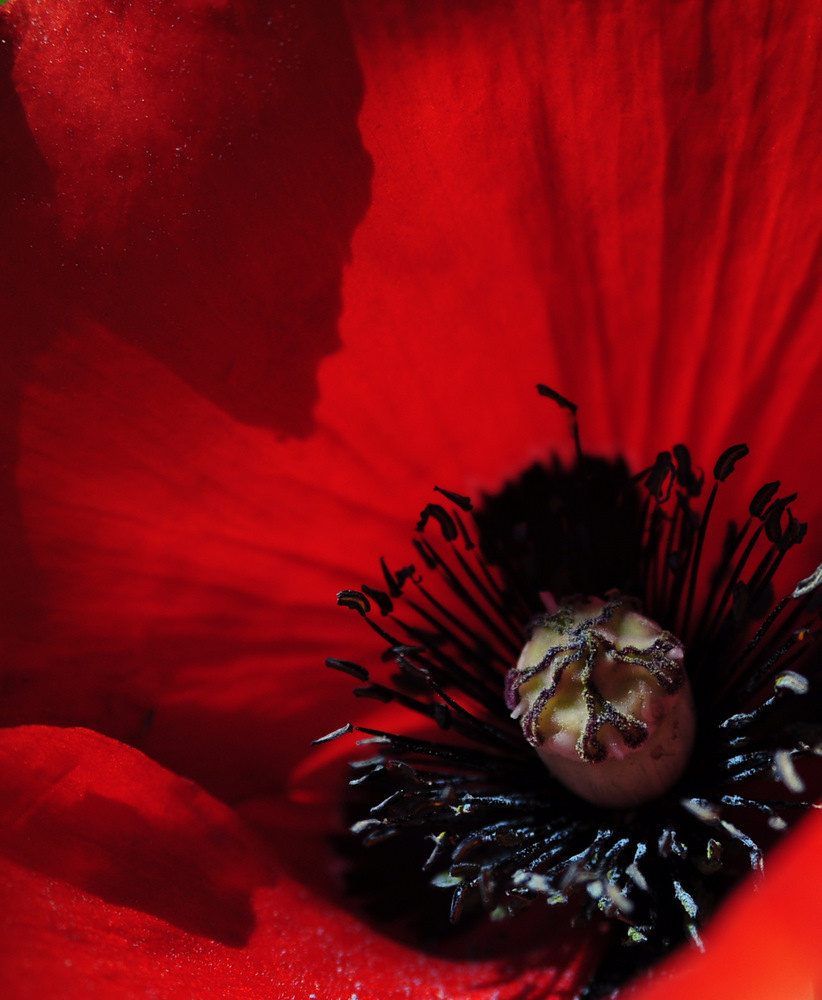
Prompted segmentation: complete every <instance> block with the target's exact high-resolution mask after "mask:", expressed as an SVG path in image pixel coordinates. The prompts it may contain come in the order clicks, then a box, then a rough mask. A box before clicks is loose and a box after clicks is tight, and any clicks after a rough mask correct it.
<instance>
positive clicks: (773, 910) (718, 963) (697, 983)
mask: <svg viewBox="0 0 822 1000" xmlns="http://www.w3.org/2000/svg"><path fill="white" fill-rule="evenodd" d="M821 849H822V819H820V817H818V816H814V817H812V818H811V819H808V820H806V821H805V822H804V824H803V825H802V826H801V827H800V828H799V829H798V830H797V831H796V832H795V833H794V834H792V835H791V837H790V840H789V841H788V842H787V843H786V844H785V845H784V846H783V847H781V848H779V849H778V850H777V851H776V852H774V854H773V856H772V857H771V859H770V860H769V863H768V866H767V871H766V875H765V878H764V880H763V881H762V883H761V885H758V886H753V885H752V884H751V883H750V882H749V883H748V884H746V885H744V886H743V887H742V888H741V889H740V890H739V891H738V892H737V894H736V896H734V897H733V899H732V900H731V901H730V903H728V904H727V905H726V906H725V908H724V909H723V910H722V911H721V913H720V914H719V915H718V916H717V917H716V919H715V920H714V921H713V922H712V924H711V925H710V927H709V928H708V933H707V935H706V940H705V944H706V946H707V950H706V952H705V954H704V955H700V954H699V953H697V952H696V950H695V949H688V950H685V951H683V952H681V953H680V954H679V955H677V956H676V957H675V958H673V959H672V960H671V961H669V962H668V963H667V966H665V967H663V968H661V969H659V970H658V971H657V972H655V973H652V974H651V976H650V977H649V978H650V981H649V982H647V983H645V984H643V985H642V986H641V987H638V988H637V990H636V992H635V993H634V992H631V996H632V997H634V996H636V1000H692V998H693V997H700V998H704V1000H737V998H738V1000H747V998H749V997H757V998H759V997H762V998H763V1000H813V998H814V997H816V996H818V995H819V991H820V990H822V955H821V954H820V951H819V940H818V927H819V899H820V892H822V883H821V881H820V875H819V853H820V850H821Z"/></svg>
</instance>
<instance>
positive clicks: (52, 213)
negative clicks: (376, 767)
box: [0, 0, 822, 1000]
mask: <svg viewBox="0 0 822 1000" xmlns="http://www.w3.org/2000/svg"><path fill="white" fill-rule="evenodd" d="M0 17H1V18H2V24H3V32H4V34H3V39H4V45H3V46H2V49H0V53H1V54H0V59H2V61H3V65H2V76H1V79H2V85H1V86H2V91H1V93H2V97H0V100H1V101H2V121H3V134H4V137H5V143H4V148H3V151H2V157H3V165H2V177H3V185H2V189H0V190H2V194H0V215H1V216H2V219H3V222H4V226H3V232H4V233H5V234H6V239H5V240H4V241H3V244H4V245H3V249H2V253H3V258H2V262H0V263H1V264H2V266H1V267H0V285H1V287H2V295H3V312H4V316H5V318H6V321H7V340H8V343H9V346H10V348H11V349H10V351H9V355H8V360H7V363H6V365H5V366H4V384H3V393H2V400H3V406H4V413H3V438H2V440H3V448H4V461H3V463H2V467H3V469H4V473H3V474H4V476H5V477H6V478H5V479H4V485H3V502H4V507H5V510H6V514H5V517H4V520H3V528H2V531H3V535H4V541H6V542H7V550H8V555H7V556H6V562H5V567H6V572H5V574H4V580H3V584H4V586H3V601H4V605H5V607H4V612H5V613H6V614H5V627H6V631H7V643H6V650H7V652H6V665H5V667H4V676H3V699H2V709H0V713H2V719H3V722H4V723H5V725H6V726H7V727H8V728H6V729H5V730H4V731H2V732H1V733H0V743H2V754H3V760H4V764H5V765H6V766H4V767H3V768H2V771H0V780H2V781H3V783H4V785H5V787H4V794H3V796H2V798H0V801H2V803H3V805H2V807H0V808H2V810H3V813H4V823H3V825H2V830H1V831H0V839H2V849H3V850H2V876H1V877H2V880H3V885H4V892H5V905H4V906H3V907H2V916H0V920H2V921H3V923H4V930H3V935H2V940H3V942H4V952H5V954H4V955H3V959H2V963H0V982H2V984H3V989H4V991H5V993H4V995H6V996H9V997H15V998H23V997H28V996H41V995H49V996H55V997H74V996H77V997H79V996H86V995H89V994H96V995H101V996H107V997H108V996H110V997H115V998H120V997H122V998H126V997H149V996H157V997H164V998H178V997H179V998H188V997H191V996H197V997H212V996H213V997H219V996H232V997H233V996H241V997H249V998H255V997H283V998H285V997H289V998H290V997H294V998H297V997H301V998H302V997H305V998H312V997H315V998H317V1000H338V998H341V997H345V998H347V997H352V998H353V997H357V998H358V1000H377V998H379V1000H393V998H401V997H410V996H417V997H429V996H430V997H448V998H452V1000H456V998H462V997H465V998H468V997H471V998H478V1000H479V998H490V997H492V996H499V997H511V998H513V997H514V996H526V995H534V993H540V995H542V994H548V995H552V996H553V995H556V996H571V995H573V994H574V992H575V991H576V989H577V988H578V986H579V984H580V983H583V982H584V981H585V979H586V977H587V976H588V974H589V972H590V969H591V966H592V963H593V962H594V961H595V957H596V952H597V950H598V947H599V946H598V943H597V941H596V940H593V939H592V937H591V936H590V935H588V934H586V933H585V932H584V931H576V932H573V933H571V932H570V931H568V930H567V929H566V928H564V927H562V926H560V927H559V928H558V927H557V925H556V923H553V922H552V924H551V927H550V932H549V933H546V932H545V930H544V929H543V928H541V927H539V926H537V928H536V935H535V937H534V938H533V939H530V938H529V939H528V940H527V941H522V940H511V937H512V934H513V933H514V932H512V931H511V930H510V929H508V930H505V929H503V930H501V931H499V932H498V933H497V931H496V930H493V931H489V932H488V935H489V937H490V938H491V939H492V940H490V941H489V940H488V939H483V940H482V941H479V942H477V941H476V940H474V943H473V944H471V945H468V946H466V950H464V951H463V952H462V953H460V954H450V953H447V952H443V953H441V954H436V955H432V954H428V953H425V952H423V951H422V950H420V949H418V948H414V947H412V946H410V945H408V944H404V943H402V942H400V941H397V940H394V939H393V938H391V937H390V936H388V935H387V933H385V932H384V931H383V930H382V929H380V928H375V927H373V926H371V925H369V924H368V923H367V922H366V921H365V920H364V919H363V918H362V917H360V916H358V915H356V914H355V913H354V912H352V909H351V907H350V906H349V904H348V903H347V901H346V900H345V899H344V897H342V896H341V895H340V894H339V893H338V892H337V890H336V889H335V888H333V887H331V885H330V884H331V883H332V882H333V879H332V877H331V869H332V867H333V860H332V859H331V857H330V855H329V852H328V849H327V847H326V846H325V845H326V835H327V833H328V831H329V829H330V828H332V827H333V823H334V818H333V812H332V810H331V808H330V806H329V802H330V800H332V799H333V786H332V784H331V783H330V782H329V780H328V779H327V778H326V776H325V775H324V774H323V775H321V776H320V777H319V778H318V777H317V775H318V773H319V772H320V771H321V770H322V768H321V767H320V764H319V763H316V761H318V760H319V761H320V762H321V761H322V760H323V758H321V757H320V758H311V757H310V751H309V750H308V744H309V742H310V740H311V739H312V738H314V737H315V736H317V735H319V734H321V733H323V732H326V731H328V730H330V729H333V728H335V726H337V725H338V724H339V723H340V721H341V718H344V717H345V716H347V715H348V714H349V712H348V711H347V710H346V709H343V708H341V705H343V704H347V701H346V702H343V699H347V698H348V686H347V685H346V683H345V679H344V678H339V679H335V678H334V677H329V676H327V675H326V672H325V671H323V670H322V666H321V664H322V659H323V658H324V657H325V656H327V655H333V654H340V655H350V656H352V657H355V655H356V652H357V651H358V650H359V649H360V648H363V646H364V644H365V643H366V642H367V638H366V637H365V636H363V635H362V633H361V632H360V630H359V629H358V628H356V625H357V622H356V621H352V620H351V619H353V618H354V617H355V616H350V615H347V614H345V613H343V612H341V611H340V610H339V609H337V608H335V607H334V601H333V596H334V594H335V593H336V591H337V590H339V589H340V588H341V587H344V586H347V585H350V584H351V583H352V582H353V583H355V584H356V583H359V581H360V580H362V579H368V578H370V577H372V576H373V574H374V570H373V567H374V566H375V560H376V559H377V558H378V557H379V556H380V555H385V556H386V557H389V558H391V559H394V558H395V557H396V558H397V559H399V560H402V559H403V558H404V554H405V547H406V544H407V543H406V537H407V534H408V529H409V527H410V526H412V525H413V522H414V519H415V515H416V513H417V511H418V509H419V507H420V506H421V505H422V504H424V503H425V502H426V498H427V496H428V491H429V490H430V488H431V486H432V485H434V484H439V485H443V486H446V487H449V488H451V489H454V490H460V491H462V492H465V493H469V492H475V491H477V490H479V489H491V488H494V487H496V486H498V485H499V484H500V483H501V482H502V481H503V480H504V479H505V478H506V477H507V476H510V475H512V474H514V473H516V472H518V471H520V470H521V469H522V468H524V467H525V466H526V465H527V464H529V463H530V462H531V461H533V460H534V459H535V458H537V457H543V456H545V455H546V454H549V453H550V452H552V451H554V450H556V449H557V447H558V448H559V449H560V450H562V448H563V445H562V444H561V443H560V444H559V445H558V444H557V442H563V441H564V440H565V435H564V433H563V427H562V423H561V421H559V420H557V418H556V417H555V415H554V414H553V413H552V411H550V410H548V411H546V408H545V404H544V402H542V404H541V402H540V400H539V399H538V398H537V397H536V394H535V393H534V392H533V385H534V383H535V382H536V381H538V380H542V381H545V382H548V383H549V384H551V385H555V386H557V387H558V388H561V389H562V391H563V392H564V393H566V394H567V395H568V396H569V397H570V398H572V399H574V400H575V401H576V402H577V403H578V404H579V405H580V407H581V413H582V427H583V434H584V439H585V444H586V447H587V449H588V450H589V451H590V452H591V453H598V454H605V455H615V454H618V453H619V454H622V455H624V456H625V457H626V459H627V460H628V462H629V463H630V464H632V465H633V466H634V467H636V468H642V467H643V465H645V464H647V462H648V460H649V459H651V458H652V457H653V455H654V454H656V452H657V451H658V450H659V449H660V448H663V447H668V446H669V445H671V444H672V443H673V442H675V441H678V440H682V439H684V440H687V441H688V444H689V445H690V447H691V450H692V453H693V454H694V455H695V456H699V457H700V458H701V459H702V461H704V462H710V461H713V459H714V458H715V457H716V455H718V454H719V452H720V451H721V450H722V449H723V448H724V447H725V446H727V445H730V444H733V443H735V442H737V441H742V440H747V441H749V442H750V443H751V445H752V449H753V453H754V459H753V460H751V461H749V462H748V465H747V468H746V467H744V466H741V467H740V471H739V473H738V475H737V476H735V479H736V480H737V481H736V482H735V483H734V486H733V491H735V495H736V496H737V497H739V498H742V500H746V499H747V498H748V497H749V496H750V494H751V493H752V492H753V489H755V488H756V487H757V486H759V485H760V484H761V482H763V481H764V480H765V479H769V478H774V477H775V476H780V477H781V478H782V480H783V481H784V482H785V483H786V485H790V486H791V488H796V489H798V490H799V491H800V494H801V496H800V503H801V504H802V508H801V509H802V514H803V516H804V517H808V518H809V519H810V520H811V535H810V537H809V540H808V542H806V544H805V545H804V546H803V547H802V550H800V551H801V554H800V556H799V557H798V558H797V560H795V561H794V562H793V563H792V565H791V572H792V573H793V575H794V577H795V578H799V577H800V576H801V575H803V573H804V572H805V571H806V570H808V569H810V568H812V566H813V565H815V564H816V563H817V562H818V561H819V557H820V554H821V552H820V543H819V537H818V529H817V530H816V531H814V528H815V522H814V518H815V519H816V522H818V520H819V516H820V514H822V502H821V501H822V483H820V480H819V473H818V469H817V463H816V461H815V456H814V452H813V448H814V442H816V440H817V439H818V438H819V435H820V431H822V408H820V406H819V404H818V399H817V393H816V384H817V382H818V377H817V376H818V375H819V374H820V371H822V347H820V343H822V342H820V339H819V336H818V329H819V319H820V312H822V304H820V299H819V295H818V292H817V287H818V281H817V277H818V274H819V264H820V253H819V197H818V191H819V190H820V183H819V182H820V177H819V172H820V164H822V156H820V149H819V145H820V136H822V128H820V124H822V123H820V120H819V119H820V113H821V112H820V105H819V102H818V101H817V100H815V87H818V79H817V77H818V68H819V61H818V51H819V47H818V42H819V27H820V25H819V14H818V12H817V11H816V9H815V5H814V4H813V3H812V2H811V0H808V2H807V3H796V2H787V0H786V2H784V3H776V4H774V3H769V4H765V3H758V2H754V3H747V4H744V5H741V4H736V3H733V2H721V0H713V2H707V0H706V2H704V3H631V2H628V0H625V2H613V3H603V4H598V5H594V6H591V5H586V4H579V3H574V2H571V0H568V2H561V0H556V2H552V3H549V4H543V5H540V6H538V7H537V6H535V5H533V4H527V3H513V4H511V3H505V4H503V3H493V2H488V3H477V4H470V3H466V4H453V3H434V4H424V5H415V4H413V3H411V2H410V0H409V2H407V3H403V2H397V3H393V2H392V3H385V4H382V3H379V4H378V3H374V4H371V3H354V2H352V3H351V4H349V5H347V6H345V7H344V8H341V7H338V5H337V4H336V3H328V2H321V0H316V2H309V3H305V4H300V5H290V4H285V3H276V4H266V3H259V4H258V3H253V2H251V0H249V2H245V3H243V2H239V0H238V2H232V0H227V2H216V0H215V2H213V3H209V2H205V0H202V2H200V0H189V2H185V3H183V2H180V3H175V4H166V5H160V6H158V7H157V9H156V10H154V9H152V5H128V4H115V5H111V4H109V5H105V4H102V3H97V2H91V3H86V4H84V5H78V4H70V3H56V4H55V3H51V4H46V3H42V2H40V0H10V2H9V3H7V4H6V5H5V6H4V7H3V9H2V13H1V14H0ZM366 150H367V152H366ZM372 167H373V177H372ZM358 226H359V228H357V227H358ZM355 229H356V233H355ZM821 840H822V829H820V826H819V823H818V822H815V821H809V822H806V823H805V825H804V826H802V827H800V828H799V829H798V830H797V831H796V832H795V833H794V834H792V835H791V836H790V837H789V838H788V839H787V841H786V842H785V844H784V846H782V847H780V848H779V849H778V851H777V852H776V854H775V856H774V859H773V864H772V866H771V868H770V869H769V873H768V875H767V877H766V879H765V881H764V884H763V886H762V888H761V890H760V891H759V892H757V893H754V892H753V891H751V887H750V886H743V888H742V891H741V892H740V894H739V895H738V896H737V897H736V898H734V899H733V900H732V901H731V903H730V905H729V906H728V908H727V909H726V910H725V911H723V913H722V914H720V916H719V917H718V918H717V920H716V921H715V923H714V924H713V925H712V926H711V928H709V930H708V933H707V938H706V939H707V951H706V954H705V955H704V956H702V957H700V956H698V955H696V954H695V953H693V952H691V951H687V952H683V953H682V954H681V955H678V956H675V957H674V959H673V960H672V962H671V964H670V966H669V967H668V968H665V969H662V970H661V971H659V972H658V973H655V974H654V975H653V976H652V978H651V980H650V982H649V983H646V984H645V985H644V987H643V988H644V989H645V990H646V992H645V993H644V994H643V995H644V996H647V997H649V998H650V997H656V996H657V995H660V996H661V995H663V992H664V995H665V996H666V997H679V996H681V997H686V996H692V995H695V994H696V993H697V992H699V993H700V995H704V996H706V997H710V996H717V997H719V996H722V997H728V996H737V995H738V996H753V995H764V996H768V997H769V998H777V997H782V996H784V997H791V998H795V997H802V996H808V997H811V996H813V995H814V992H813V991H814V989H815V987H816V986H817V985H819V984H820V983H822V967H820V961H819V958H818V955H817V954H816V949H815V942H814V940H813V938H814V934H813V928H814V927H815V926H816V922H817V921H816V916H817V913H816V905H817V904H816V900H817V898H818V892H819V878H818V871H817V866H816V864H815V860H816V854H817V852H818V849H819V845H820V841H821ZM516 935H517V937H520V932H519V931H517V932H516ZM472 948H473V951H472V950H471V949H472ZM529 990H532V991H534V993H529V992H528V991H529ZM540 991H541V992H540Z"/></svg>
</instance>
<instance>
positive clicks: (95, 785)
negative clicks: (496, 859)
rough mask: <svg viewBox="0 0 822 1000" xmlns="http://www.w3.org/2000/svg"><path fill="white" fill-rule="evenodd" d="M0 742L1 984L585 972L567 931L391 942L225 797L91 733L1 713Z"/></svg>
mask: <svg viewBox="0 0 822 1000" xmlns="http://www.w3.org/2000/svg"><path fill="white" fill-rule="evenodd" d="M0 756H2V762H3V767H2V768H0V776H1V779H2V784H3V786H4V787H3V788H2V796H0V802H2V825H0V830H2V834H0V849H2V853H3V855H4V859H3V860H2V862H0V878H1V879H2V881H3V884H4V906H3V908H2V911H1V912H0V921H1V922H2V923H3V925H4V926H3V933H2V940H3V948H4V952H5V955H4V960H3V962H2V963H0V985H2V988H3V996H4V997H8V998H10V1000H17V998H19V1000H22V998H24V997H30V996H35V995H37V996H49V997H61V998H73V997H81V996H89V995H91V994H95V995H105V996H106V997H111V998H136V997H146V996H158V997H163V998H169V1000H171V998H180V1000H190V998H191V997H192V996H197V997H203V998H208V997H215V998H216V997H225V996H229V995H230V996H232V997H234V996H236V997H246V998H249V1000H251V998H256V997H259V998H261V1000H262V998H272V997H283V998H285V997H292V996H293V997H296V996H305V997H309V996H314V997H316V998H317V1000H339V998H341V997H346V998H347V997H350V996H352V995H354V994H356V995H357V996H358V997H359V998H360V1000H401V998H410V997H421V996H426V997H427V996H432V997H433V996H442V997H445V996H448V997H449V998H452V1000H463V998H464V1000H468V998H477V1000H486V998H489V1000H490V997H491V996H509V995H510V996H514V995H517V991H518V990H524V989H527V988H528V987H529V985H531V984H539V985H541V986H543V987H547V986H550V985H552V984H553V986H554V987H555V989H556V991H557V992H556V993H551V994H550V995H551V996H554V995H560V993H561V990H563V989H565V990H567V989H569V988H571V985H572V984H573V981H574V976H579V975H580V966H581V964H582V963H583V956H582V955H581V954H578V955H574V954H573V952H572V950H571V947H570V945H569V944H566V945H563V946H562V947H560V948H559V949H553V950H550V949H546V948H545V947H544V946H543V947H541V948H540V949H538V951H537V953H536V954H535V953H533V952H532V953H530V954H523V953H522V950H521V949H517V947H516V944H515V943H513V944H512V943H511V942H509V943H508V944H507V945H506V949H507V951H508V952H513V953H514V957H513V958H511V959H510V960H508V959H506V960H504V961H503V960H498V959H488V958H487V957H483V958H476V959H474V960H465V959H463V960H458V961H454V960H447V959H443V958H434V957H431V956H427V955H425V954H423V953H421V952H419V951H416V950H413V949H407V948H404V947H402V946H401V945H398V944H396V943H394V942H392V941H391V940H389V939H388V938H384V937H382V936H381V935H379V934H377V933H376V932H374V931H373V930H370V929H369V928H368V927H366V926H364V925H363V924H361V923H360V922H359V921H358V920H357V919H356V918H354V917H352V916H351V915H350V914H349V913H347V912H346V911H345V910H341V909H339V908H338V907H337V906H335V905H334V904H333V903H331V902H329V901H328V900H327V899H323V898H320V897H318V896H316V895H315V894H313V893H312V892H310V891H308V890H306V889H304V888H302V887H301V886H300V885H299V884H298V883H296V882H294V881H293V880H292V879H291V878H290V877H289V876H288V875H286V874H284V873H283V872H278V871H272V869H271V868H270V866H268V865H267V864H266V863H265V861H264V859H263V857H262V855H261V852H260V849H259V845H258V844H257V842H256V841H255V839H254V837H253V836H252V835H251V834H250V833H249V832H248V831H247V830H246V829H245V828H244V827H243V825H242V824H241V823H240V821H239V820H238V819H237V818H236V816H234V815H233V814H232V813H231V812H230V811H229V810H228V809H226V807H224V806H222V805H220V804H219V803H217V802H216V801H215V800H213V799H211V798H210V797H209V796H208V795H206V794H205V793H203V792H202V791H200V790H199V789H197V788H196V786H193V785H192V784H190V783H189V782H186V781H183V780H181V779H179V778H176V777H174V776H173V775H171V774H169V773H168V772H166V771H164V770H163V769H162V768H160V767H158V766H157V765H155V764H153V763H152V762H151V761H149V760H148V759H147V758H145V757H143V756H142V755H141V754H139V753H137V752H136V751H134V750H131V749H129V748H127V747H123V746H122V745H119V744H117V743H114V742H113V741H111V740H108V739H105V738H104V737H101V736H98V735H96V734H93V733H89V732H86V731H83V730H50V729H46V728H41V727H32V728H22V729H16V730H5V731H4V732H2V733H0ZM295 832H297V831H290V830H283V829H281V831H280V836H281V837H293V836H294V835H295ZM317 860H322V856H321V855H320V856H318V858H317ZM326 881H328V878H327V879H326ZM503 934H504V932H503ZM496 946H497V948H499V946H500V942H499V941H497V943H496ZM506 949H503V950H506ZM486 954H487V953H486ZM517 956H518V957H517ZM552 956H553V958H552ZM535 959H536V960H537V961H538V963H539V964H538V965H537V966H536V967H535V968H529V967H528V965H527V963H528V962H529V961H532V960H535ZM518 963H519V964H518ZM523 963H525V964H523ZM495 991H496V992H495ZM519 995H521V994H519ZM562 995H565V994H562Z"/></svg>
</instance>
